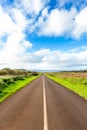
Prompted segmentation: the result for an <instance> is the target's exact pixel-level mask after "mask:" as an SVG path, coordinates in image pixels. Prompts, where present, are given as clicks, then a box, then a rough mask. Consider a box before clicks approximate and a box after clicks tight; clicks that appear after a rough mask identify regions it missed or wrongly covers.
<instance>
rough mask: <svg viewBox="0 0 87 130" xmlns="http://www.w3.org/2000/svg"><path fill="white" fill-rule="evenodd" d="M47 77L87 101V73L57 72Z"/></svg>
mask: <svg viewBox="0 0 87 130" xmlns="http://www.w3.org/2000/svg"><path fill="white" fill-rule="evenodd" d="M46 75H47V76H48V77H49V78H51V79H52V80H54V81H56V82H57V83H59V84H61V85H63V86H65V87H66V88H68V89H70V90H72V91H74V92H75V93H77V94H79V95H80V96H81V97H83V98H85V99H87V72H58V73H57V72H55V73H47V74H46Z"/></svg>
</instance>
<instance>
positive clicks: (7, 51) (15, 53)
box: [0, 7, 32, 66]
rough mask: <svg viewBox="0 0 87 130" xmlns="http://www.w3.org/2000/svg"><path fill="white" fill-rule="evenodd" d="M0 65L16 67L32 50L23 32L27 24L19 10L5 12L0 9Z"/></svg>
mask: <svg viewBox="0 0 87 130" xmlns="http://www.w3.org/2000/svg"><path fill="white" fill-rule="evenodd" d="M0 19H1V20H0V63H1V64H2V65H3V64H5V65H7V64H8V65H11V64H12V65H13V64H14V65H13V66H17V65H16V64H19V63H20V62H21V61H22V60H21V59H22V58H23V57H24V55H27V50H28V49H30V48H32V43H30V42H29V41H27V40H26V35H25V33H24V31H25V30H26V27H27V25H28V24H29V23H28V21H27V19H26V17H25V16H24V15H23V13H22V12H21V10H19V9H16V8H13V9H11V12H9V10H8V11H7V12H6V10H5V9H3V8H2V7H0Z"/></svg>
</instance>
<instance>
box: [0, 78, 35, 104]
mask: <svg viewBox="0 0 87 130" xmlns="http://www.w3.org/2000/svg"><path fill="white" fill-rule="evenodd" d="M37 77H38V76H29V77H23V76H15V77H14V76H13V77H12V76H11V77H8V76H4V77H2V76H1V77H0V102H3V101H4V100H5V99H6V98H7V97H9V96H10V95H12V94H13V93H15V92H16V91H18V90H19V89H21V88H23V87H24V86H26V85H27V84H29V83H30V82H31V81H33V80H34V79H36V78H37Z"/></svg>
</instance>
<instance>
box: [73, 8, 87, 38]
mask: <svg viewBox="0 0 87 130" xmlns="http://www.w3.org/2000/svg"><path fill="white" fill-rule="evenodd" d="M84 33H86V34H87V7H86V8H84V9H83V10H81V11H80V12H79V14H78V15H77V16H76V17H75V29H74V30H73V35H74V37H76V38H79V37H81V35H82V34H84Z"/></svg>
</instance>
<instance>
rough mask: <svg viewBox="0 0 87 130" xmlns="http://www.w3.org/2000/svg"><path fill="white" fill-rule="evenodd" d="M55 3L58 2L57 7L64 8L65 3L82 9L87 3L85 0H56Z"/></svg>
mask: <svg viewBox="0 0 87 130" xmlns="http://www.w3.org/2000/svg"><path fill="white" fill-rule="evenodd" d="M57 3H58V7H59V8H65V6H66V5H68V7H69V5H70V4H71V7H75V8H79V9H82V8H84V7H86V5H87V0H84V1H82V0H79V1H77V0H57Z"/></svg>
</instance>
